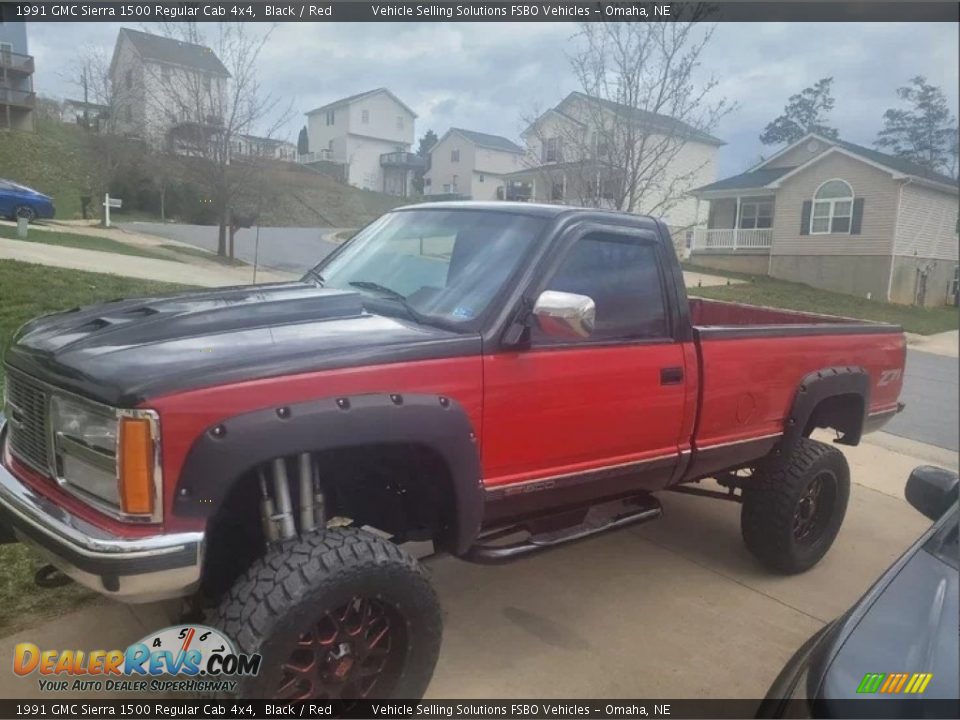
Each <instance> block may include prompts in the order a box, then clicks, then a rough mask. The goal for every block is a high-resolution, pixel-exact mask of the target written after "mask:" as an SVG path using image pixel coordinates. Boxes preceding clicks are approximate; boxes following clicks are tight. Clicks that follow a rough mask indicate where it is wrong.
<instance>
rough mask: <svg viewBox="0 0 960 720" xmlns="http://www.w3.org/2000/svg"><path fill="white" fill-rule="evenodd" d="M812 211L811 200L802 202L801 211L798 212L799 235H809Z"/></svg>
mask: <svg viewBox="0 0 960 720" xmlns="http://www.w3.org/2000/svg"><path fill="white" fill-rule="evenodd" d="M812 209H813V200H804V201H803V210H802V211H801V212H800V234H801V235H809V234H810V211H811V210H812Z"/></svg>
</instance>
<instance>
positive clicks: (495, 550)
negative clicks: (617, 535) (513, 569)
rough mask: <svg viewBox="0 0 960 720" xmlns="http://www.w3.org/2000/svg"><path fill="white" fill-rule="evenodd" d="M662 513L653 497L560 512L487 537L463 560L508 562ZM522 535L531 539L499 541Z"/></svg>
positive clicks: (484, 562)
mask: <svg viewBox="0 0 960 720" xmlns="http://www.w3.org/2000/svg"><path fill="white" fill-rule="evenodd" d="M662 512H663V508H662V507H661V505H660V502H659V501H658V500H657V499H656V498H654V497H653V496H651V495H639V496H635V497H629V498H624V499H622V500H614V501H612V502H606V503H601V504H598V505H591V506H587V507H582V508H575V509H573V510H567V511H565V512H558V513H555V514H552V515H548V516H545V517H540V518H536V519H534V520H529V521H527V520H525V521H523V522H521V523H518V524H516V525H511V526H509V527H505V528H501V529H498V530H495V531H493V532H491V533H488V534H486V535H483V536H481V538H480V540H479V542H478V543H477V544H476V545H474V546H473V547H471V548H470V549H469V550H468V551H467V552H466V554H465V555H464V556H463V559H464V560H468V561H470V562H475V563H482V564H493V563H499V562H506V561H508V560H514V559H516V558H519V557H523V556H525V555H530V554H532V553H536V552H540V551H541V550H547V549H549V548H552V547H557V546H558V545H564V544H566V543H569V542H574V541H576V540H583V539H584V538H588V537H592V536H594V535H599V534H600V533H604V532H607V531H609V530H616V529H617V528H622V527H626V526H627V525H635V524H638V523H642V522H649V521H650V520H656V519H657V518H659V517H660V515H661V514H662ZM519 533H528V537H526V538H524V539H522V540H519V541H516V542H512V543H504V544H496V541H497V540H504V539H506V538H508V537H510V536H513V535H517V534H519Z"/></svg>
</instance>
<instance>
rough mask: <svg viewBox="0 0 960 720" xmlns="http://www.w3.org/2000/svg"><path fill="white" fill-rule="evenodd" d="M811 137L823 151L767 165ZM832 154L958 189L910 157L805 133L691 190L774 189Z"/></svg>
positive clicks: (898, 175)
mask: <svg viewBox="0 0 960 720" xmlns="http://www.w3.org/2000/svg"><path fill="white" fill-rule="evenodd" d="M810 139H816V140H820V141H821V142H823V143H824V144H826V145H829V147H828V148H827V149H826V150H824V151H823V152H822V153H818V154H817V155H814V156H813V157H812V158H810V159H808V160H806V161H805V162H802V163H800V164H799V165H792V166H790V167H775V168H771V167H767V165H768V164H769V163H771V162H773V161H774V160H775V159H777V158H778V157H781V156H782V155H784V154H786V153H787V152H789V151H790V150H792V149H793V148H795V147H797V146H798V145H801V144H802V143H804V142H807V141H808V140H810ZM833 153H840V154H843V155H847V156H848V157H852V158H854V159H855V160H860V161H862V162H865V163H867V164H869V165H873V166H874V167H876V168H878V169H880V170H885V171H886V172H888V173H890V175H891V176H892V177H893V178H894V179H895V180H898V179H902V178H912V179H914V180H918V181H920V182H922V183H932V184H934V185H936V186H941V187H943V186H946V187H947V188H949V189H950V190H953V191H957V189H958V187H960V183H958V180H957V179H955V178H951V177H950V176H949V175H943V174H942V173H938V172H935V171H933V170H930V169H928V168H925V167H923V166H922V165H918V164H917V163H914V162H911V161H910V160H904V159H903V158H898V157H896V156H895V155H888V154H887V153H884V152H880V151H879V150H872V149H870V148H868V147H864V146H862V145H857V144H855V143H851V142H847V141H846V140H830V139H829V138H825V137H823V136H822V135H817V134H816V133H809V134H807V135H804V136H803V137H802V138H800V139H799V140H797V141H796V142H795V143H792V144H790V145H788V146H787V147H785V148H783V149H782V150H779V151H778V152H777V153H775V154H774V155H772V156H771V157H769V158H767V159H766V160H764V161H763V162H761V163H760V164H759V165H755V166H754V167H753V168H751V169H750V170H748V171H747V172H744V173H740V174H739V175H732V176H730V177H727V178H723V179H722V180H718V181H716V182H714V183H710V184H709V185H704V186H702V187H698V188H695V189H694V190H691V192H692V193H694V194H698V193H714V192H723V191H729V190H751V189H752V190H759V189H764V188H765V189H771V190H772V189H776V188H778V187H780V185H781V183H782V181H784V180H786V179H787V178H789V177H790V176H791V175H793V174H794V173H796V172H799V171H800V170H802V169H803V168H806V167H809V166H811V165H813V164H815V163H818V162H820V161H821V160H823V159H824V158H826V157H828V156H829V155H831V154H833Z"/></svg>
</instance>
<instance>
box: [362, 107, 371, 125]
mask: <svg viewBox="0 0 960 720" xmlns="http://www.w3.org/2000/svg"><path fill="white" fill-rule="evenodd" d="M360 122H362V123H363V124H364V125H369V124H370V111H369V110H361V111H360Z"/></svg>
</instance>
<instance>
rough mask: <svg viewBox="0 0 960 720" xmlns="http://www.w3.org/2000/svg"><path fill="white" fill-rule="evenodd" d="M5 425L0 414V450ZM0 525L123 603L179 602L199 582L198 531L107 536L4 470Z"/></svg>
mask: <svg viewBox="0 0 960 720" xmlns="http://www.w3.org/2000/svg"><path fill="white" fill-rule="evenodd" d="M5 424H6V419H5V418H4V416H3V414H2V413H0V451H2V449H3V444H4V442H5V438H4V426H5ZM0 457H2V452H0ZM0 526H7V527H8V528H9V529H11V530H12V531H13V534H14V535H15V536H16V538H17V539H19V540H20V541H22V542H24V543H26V544H28V545H30V546H31V547H33V548H35V549H36V550H38V551H39V552H40V554H41V555H42V556H44V557H45V558H46V559H47V560H49V562H50V563H52V564H53V565H55V566H56V567H58V568H59V569H60V570H62V571H63V572H64V573H66V574H67V575H69V576H70V577H71V578H73V579H74V580H76V581H77V582H79V583H81V584H82V585H86V586H87V587H89V588H91V589H92V590H95V591H97V592H99V593H102V594H103V595H106V596H109V597H112V598H115V599H117V600H121V601H123V602H129V603H145V602H154V601H156V600H166V599H169V598H174V597H181V596H183V595H189V594H190V593H191V592H193V590H195V589H196V587H197V586H198V585H199V583H200V570H201V564H202V561H203V537H204V534H203V533H202V532H184V533H172V534H169V535H150V536H146V537H140V538H124V537H119V536H116V535H112V534H110V533H108V532H106V531H105V530H103V529H101V528H98V527H96V526H94V525H91V524H90V523H89V522H87V521H86V520H83V519H82V518H80V517H77V516H76V515H73V514H71V513H69V512H67V511H66V510H64V509H63V508H62V507H60V506H59V505H57V504H56V503H54V502H53V501H51V500H50V499H49V498H46V497H44V496H42V495H40V494H39V493H36V492H34V491H33V490H31V489H30V488H29V487H27V486H26V485H24V484H23V483H21V482H20V481H19V480H18V479H17V478H16V477H15V476H14V475H13V474H12V473H10V471H9V470H7V469H6V468H5V467H4V466H3V465H0ZM3 529H5V528H0V537H2V536H3V535H4V534H5V533H4V532H3Z"/></svg>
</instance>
